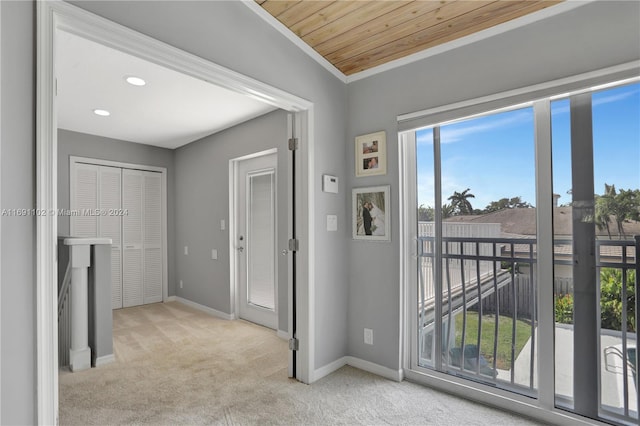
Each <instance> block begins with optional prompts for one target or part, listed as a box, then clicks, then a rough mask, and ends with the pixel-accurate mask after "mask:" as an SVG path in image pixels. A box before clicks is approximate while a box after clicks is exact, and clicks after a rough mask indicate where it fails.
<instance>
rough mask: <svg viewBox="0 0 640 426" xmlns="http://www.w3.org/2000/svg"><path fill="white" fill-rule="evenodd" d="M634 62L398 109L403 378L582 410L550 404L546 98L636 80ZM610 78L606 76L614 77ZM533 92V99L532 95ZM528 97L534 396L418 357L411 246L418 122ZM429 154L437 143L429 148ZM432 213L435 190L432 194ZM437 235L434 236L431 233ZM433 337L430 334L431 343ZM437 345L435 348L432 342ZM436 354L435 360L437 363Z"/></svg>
mask: <svg viewBox="0 0 640 426" xmlns="http://www.w3.org/2000/svg"><path fill="white" fill-rule="evenodd" d="M638 68H639V64H638V63H637V62H634V63H631V64H625V66H621V67H613V68H608V69H605V70H599V71H596V72H593V73H588V74H583V75H579V76H575V77H572V78H569V79H563V80H558V81H553V82H548V83H544V84H541V85H536V86H532V87H527V88H523V89H519V90H517V91H510V92H505V93H501V94H497V95H493V96H489V97H485V98H480V99H475V100H471V101H466V102H461V103H457V104H452V105H449V106H445V107H440V108H434V109H431V110H426V111H422V112H417V113H412V114H405V115H403V116H399V117H398V128H399V133H398V142H399V143H398V153H399V163H400V164H399V169H400V173H399V191H400V194H401V195H400V200H401V203H400V229H401V232H400V238H399V243H400V252H401V253H400V286H401V288H400V291H401V293H400V295H401V302H402V306H401V323H402V333H401V335H402V339H403V342H402V343H401V350H402V352H401V360H402V366H403V369H404V376H405V377H406V378H408V379H410V380H413V381H416V382H420V383H424V384H427V385H429V386H432V387H435V388H440V389H442V390H445V391H447V392H451V393H454V394H458V395H461V396H463V397H466V398H470V399H474V400H477V401H480V402H483V403H487V404H490V405H494V406H499V407H501V408H505V409H509V410H512V411H517V412H519V413H522V414H525V415H528V416H531V417H535V418H538V419H541V420H543V421H549V422H563V421H564V422H566V421H573V422H575V421H579V420H584V419H585V418H584V417H582V416H579V415H577V414H574V413H571V412H567V411H564V410H562V409H559V408H556V401H555V371H554V368H553V366H554V364H555V344H554V334H555V330H554V326H555V321H554V296H553V276H554V273H553V265H554V263H553V262H554V258H553V179H552V177H553V174H552V151H551V101H552V100H553V99H554V98H556V96H555V95H557V94H559V93H563V95H561V96H562V97H565V96H567V92H570V93H571V94H572V95H575V94H578V93H584V92H591V91H595V90H601V89H603V88H605V87H606V86H607V85H614V84H615V85H618V84H624V82H625V80H629V81H631V80H636V79H637V76H638V74H639V72H638ZM614 81H615V83H611V82H614ZM531 100H534V101H531ZM524 102H532V104H533V108H534V120H535V126H534V131H535V162H536V172H535V173H536V174H535V181H536V207H537V209H536V225H537V245H538V250H537V251H538V253H537V255H538V259H537V264H536V273H537V277H538V282H539V283H541V284H540V285H538V286H537V298H538V304H537V318H538V335H537V341H538V345H537V348H536V357H537V365H536V369H537V378H538V385H537V387H538V397H537V398H530V397H527V396H523V395H519V394H516V393H512V392H510V391H507V390H502V389H498V388H495V387H491V386H487V385H483V384H481V383H475V382H472V381H469V380H467V379H462V378H459V377H455V376H452V375H449V374H446V373H444V372H441V371H436V370H432V369H428V368H424V367H421V366H419V365H418V361H419V352H418V350H419V349H418V342H419V339H418V324H417V318H418V317H417V314H418V308H417V303H416V301H417V300H418V294H417V292H418V276H417V275H418V274H417V271H418V252H417V244H416V242H417V237H418V233H417V208H416V207H417V205H418V203H417V182H416V144H415V142H416V137H415V131H416V130H417V129H420V128H424V127H429V126H435V125H441V124H443V123H446V122H449V121H453V120H457V119H461V118H466V117H471V116H474V115H477V114H485V113H490V112H495V111H496V110H499V109H501V108H505V107H506V108H509V107H510V106H512V105H517V104H522V103H524ZM434 151H435V152H436V155H437V153H438V148H437V147H436V148H435V150H434ZM437 163H438V160H436V164H435V165H434V166H435V168H436V170H435V185H436V186H438V189H436V194H437V193H438V191H439V178H440V171H439V170H438V166H437ZM435 201H436V204H435V207H436V221H437V218H438V210H440V209H439V206H440V205H441V204H438V195H436V200H435ZM436 239H437V236H436ZM437 342H438V339H436V344H437ZM436 353H438V351H437V350H436ZM439 357H441V354H438V355H437V358H436V361H435V365H436V368H437V367H438V366H439V365H441V363H439V362H438V358H439Z"/></svg>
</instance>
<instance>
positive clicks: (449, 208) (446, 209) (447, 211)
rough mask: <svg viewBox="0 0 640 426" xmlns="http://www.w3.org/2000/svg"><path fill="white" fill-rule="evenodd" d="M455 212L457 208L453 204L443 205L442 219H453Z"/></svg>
mask: <svg viewBox="0 0 640 426" xmlns="http://www.w3.org/2000/svg"><path fill="white" fill-rule="evenodd" d="M454 211H455V208H454V207H453V205H451V204H443V205H442V218H443V219H446V218H448V217H451V215H453V213H454Z"/></svg>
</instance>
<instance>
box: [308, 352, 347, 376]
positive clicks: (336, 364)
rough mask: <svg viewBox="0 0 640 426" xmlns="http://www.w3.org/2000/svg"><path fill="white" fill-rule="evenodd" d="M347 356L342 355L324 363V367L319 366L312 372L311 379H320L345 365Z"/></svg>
mask: <svg viewBox="0 0 640 426" xmlns="http://www.w3.org/2000/svg"><path fill="white" fill-rule="evenodd" d="M347 358H349V357H348V356H343V357H342V358H338V359H336V360H335V361H333V362H330V363H329V364H327V365H325V366H324V367H320V368H318V369H316V370H315V371H314V372H313V381H316V380H320V379H322V378H323V377H324V376H328V375H329V374H331V373H333V372H334V371H336V370H339V369H341V368H342V367H344V366H345V365H347Z"/></svg>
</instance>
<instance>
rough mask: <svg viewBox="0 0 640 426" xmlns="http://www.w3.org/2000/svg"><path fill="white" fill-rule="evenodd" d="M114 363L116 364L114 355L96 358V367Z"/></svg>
mask: <svg viewBox="0 0 640 426" xmlns="http://www.w3.org/2000/svg"><path fill="white" fill-rule="evenodd" d="M112 362H116V356H115V355H114V354H110V355H104V356H100V357H98V358H96V367H100V366H102V365H107V364H111V363H112Z"/></svg>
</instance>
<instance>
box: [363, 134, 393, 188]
mask: <svg viewBox="0 0 640 426" xmlns="http://www.w3.org/2000/svg"><path fill="white" fill-rule="evenodd" d="M386 174H387V134H386V132H384V131H382V132H376V133H370V134H368V135H362V136H357V137H356V176H357V177H363V176H374V175H386Z"/></svg>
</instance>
